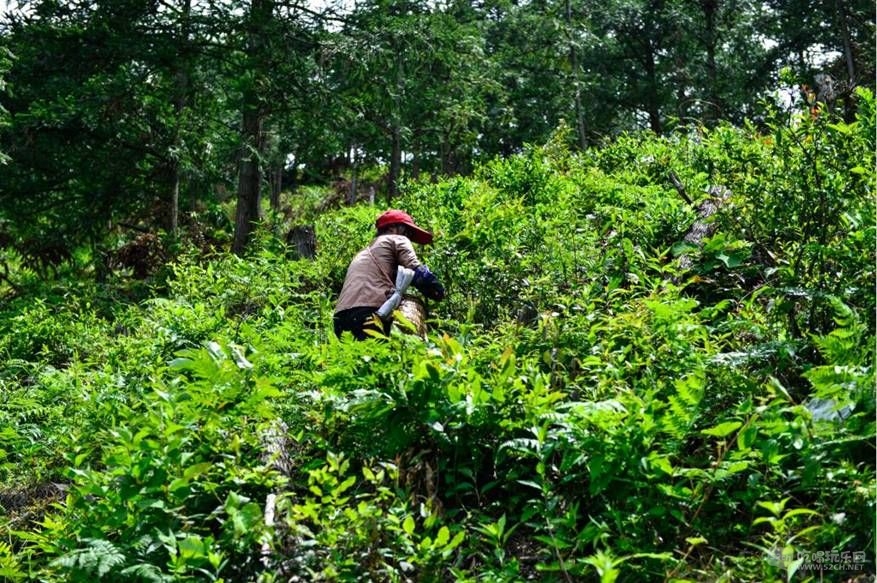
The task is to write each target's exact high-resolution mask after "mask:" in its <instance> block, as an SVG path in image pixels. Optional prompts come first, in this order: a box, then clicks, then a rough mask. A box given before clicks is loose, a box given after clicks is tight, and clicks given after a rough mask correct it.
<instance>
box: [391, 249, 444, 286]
mask: <svg viewBox="0 0 877 583" xmlns="http://www.w3.org/2000/svg"><path fill="white" fill-rule="evenodd" d="M396 260H397V261H398V263H399V265H401V266H403V267H407V268H408V269H413V270H414V280H413V281H412V282H411V285H413V286H414V287H415V288H416V289H417V290H418V291H419V292H420V293H422V294H423V295H425V296H426V297H428V298H429V299H431V300H436V301H441V300H443V299H444V298H445V288H444V286H443V285H442V284H441V282H440V281H439V280H438V278H437V277H436V276H435V274H434V273H433V272H432V271H430V269H429V267H427V266H426V265H423V264H422V263H421V262H420V260H419V259H418V258H417V254H416V253H415V252H414V247H413V246H412V245H411V241H409V240H408V238H407V237H400V238H399V241H398V242H397V245H396Z"/></svg>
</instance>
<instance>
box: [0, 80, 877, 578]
mask: <svg viewBox="0 0 877 583" xmlns="http://www.w3.org/2000/svg"><path fill="white" fill-rule="evenodd" d="M859 100H860V107H861V112H860V115H859V118H858V120H857V121H856V122H854V123H844V122H842V121H839V120H836V119H832V118H831V117H830V115H829V114H828V113H825V114H824V115H822V116H815V117H814V116H810V115H809V114H808V115H807V116H805V117H800V118H793V119H788V118H784V117H783V116H780V115H777V116H776V118H775V119H773V121H772V122H770V123H768V124H767V125H766V126H765V127H764V128H761V129H759V130H756V129H755V128H751V127H747V128H742V129H737V128H732V127H730V126H722V127H719V128H716V129H715V130H709V131H708V130H702V131H701V132H700V133H699V134H697V135H685V136H676V137H671V138H658V137H655V136H651V135H648V134H641V135H630V136H623V137H620V138H619V139H617V140H616V141H614V142H612V143H607V144H605V145H603V146H602V147H600V148H595V149H593V150H589V151H588V152H585V153H581V154H575V153H571V152H569V151H568V150H567V149H566V148H565V147H564V146H563V145H562V144H563V143H564V140H565V138H564V136H563V135H562V134H558V136H557V139H556V140H555V141H552V142H551V143H549V144H546V145H544V146H542V147H532V148H530V149H529V150H528V151H526V152H525V153H523V154H521V155H518V156H514V157H511V158H508V159H503V160H495V161H493V162H491V163H489V164H486V165H484V166H482V167H481V168H480V169H478V171H477V172H476V174H475V175H474V176H472V177H469V178H462V177H458V178H450V179H446V180H443V181H440V182H437V183H422V184H421V183H410V184H408V185H407V187H406V190H405V192H404V193H403V195H402V198H401V199H400V200H399V201H397V203H396V204H397V206H400V207H402V208H405V209H406V210H407V211H408V212H410V213H411V214H413V215H414V216H415V217H417V219H418V222H422V223H423V224H424V226H426V227H428V228H430V229H432V230H434V231H435V232H436V234H437V237H436V243H435V245H433V246H431V247H429V248H426V249H423V250H422V257H423V259H424V260H425V262H426V263H428V264H429V265H430V266H431V267H432V268H433V270H434V271H436V272H437V273H438V274H439V275H440V277H441V278H442V280H443V282H444V283H445V285H446V286H447V288H448V290H449V294H448V298H447V300H446V301H445V302H443V303H441V304H430V305H429V306H428V307H429V309H430V312H431V321H430V333H429V336H428V338H426V339H425V340H422V339H420V338H417V337H414V336H410V335H406V334H403V333H402V332H401V331H400V328H404V323H403V324H402V325H401V326H399V327H396V331H395V332H394V333H393V335H392V337H391V338H389V340H387V341H386V342H365V343H356V342H352V341H351V340H350V339H342V340H338V339H336V338H335V337H334V335H333V334H332V333H331V311H332V303H333V300H334V298H335V297H336V295H337V292H338V290H339V288H340V285H341V283H342V281H343V277H344V272H345V270H346V267H347V262H348V261H349V259H350V257H352V255H353V254H354V253H355V252H356V251H357V250H358V249H359V248H360V247H361V246H362V245H364V244H365V243H367V242H368V240H369V238H370V236H371V232H372V229H373V227H372V223H373V220H374V216H375V214H376V209H375V208H373V207H370V206H365V205H361V206H354V207H346V208H341V209H336V210H332V211H329V212H326V213H323V214H319V215H317V216H316V219H315V226H316V233H317V239H318V242H319V250H318V255H317V259H316V260H315V261H307V260H292V259H289V258H288V256H287V255H286V253H285V251H284V248H283V245H282V244H281V242H280V241H279V240H277V239H275V238H273V237H272V236H271V235H270V234H265V235H264V237H263V239H262V240H260V241H258V242H257V244H255V245H254V247H253V250H252V252H251V253H250V254H249V255H248V256H247V257H245V258H238V257H235V256H231V255H228V256H226V255H221V254H217V255H216V256H215V257H212V258H204V257H202V256H200V255H199V254H197V253H192V254H189V255H187V254H185V253H184V254H183V255H181V256H180V257H179V258H178V260H177V261H176V262H175V263H174V264H171V265H169V266H168V268H167V269H166V270H165V272H164V273H163V275H161V277H160V280H159V279H158V278H156V279H155V280H153V284H154V288H153V291H152V293H151V294H149V296H150V297H148V298H147V299H142V298H133V299H132V297H131V296H130V295H126V294H125V293H124V284H125V282H124V281H122V280H112V281H108V282H105V283H101V284H89V283H85V282H84V281H83V280H79V279H74V278H67V279H65V278H60V279H57V280H55V281H53V282H50V283H46V284H43V285H45V286H51V293H45V291H46V290H41V288H40V285H38V284H34V286H35V287H34V288H33V289H32V291H22V293H19V294H17V295H16V297H14V298H12V299H10V300H9V301H7V303H6V305H5V306H3V308H2V311H0V323H2V326H3V329H4V334H3V335H2V337H0V358H2V361H3V366H2V367H0V396H2V399H3V406H2V407H0V505H2V514H0V532H2V534H3V536H2V538H0V579H5V580H8V581H29V580H34V581H37V580H39V581H98V580H100V581H114V582H115V581H203V580H211V581H263V582H270V581H449V580H453V581H472V582H475V581H478V582H482V581H484V582H487V581H489V582H511V581H521V580H540V581H583V580H599V581H603V582H611V581H616V580H620V581H780V580H782V581H791V580H796V581H803V580H811V581H815V580H847V579H849V578H851V577H853V576H854V575H856V574H863V573H864V574H869V573H870V574H873V573H874V552H873V551H874V544H875V541H874V516H875V496H877V491H875V476H874V439H875V429H874V427H875V425H874V413H875V407H874V350H873V347H874V308H875V297H874V295H875V294H874V277H875V274H874V266H875V257H874V238H875V232H874V231H875V230H874V224H875V215H874V198H873V197H874V159H873V152H874V146H875V144H874V102H873V98H872V97H871V96H870V95H869V94H867V93H865V92H862V93H861V94H860V95H859ZM671 173H672V174H673V175H674V176H675V177H677V180H678V182H679V184H677V185H675V186H674V184H673V182H672V180H671V179H670V178H669V176H670V174H671ZM685 198H688V199H690V203H689V201H686V200H685ZM707 199H712V201H713V202H714V204H715V206H716V207H717V210H716V212H715V213H713V214H712V215H710V216H709V217H704V216H703V214H702V213H701V214H699V211H700V210H701V209H702V208H703V203H704V201H705V200H707ZM698 221H701V222H702V223H703V224H702V225H701V227H702V229H703V232H705V233H706V235H705V236H704V237H703V238H702V239H700V240H697V239H696V238H691V237H689V236H687V235H688V234H689V233H690V229H691V227H692V225H693V224H695V223H696V222H698ZM30 289H31V288H29V290H30ZM818 553H824V554H823V555H818ZM831 553H834V555H832V554H831ZM853 553H855V554H853ZM859 553H865V554H864V560H863V561H862V562H861V563H853V562H852V561H853V559H852V557H855V558H856V560H858V558H861V557H862V555H860V554H859ZM816 556H819V557H833V559H832V560H831V561H830V560H829V559H828V558H826V560H825V561H822V560H821V559H820V561H816V562H814V560H812V557H816ZM802 557H805V559H802ZM807 557H811V559H806V558H807ZM839 557H840V558H839ZM841 558H842V560H841ZM807 561H809V562H807ZM838 564H840V565H851V564H854V565H855V573H851V572H840V571H831V570H829V569H831V568H832V567H833V566H836V565H838ZM805 565H806V567H804V566H805ZM814 565H815V566H816V567H818V568H819V569H820V570H816V571H814V570H812V569H813V568H814V567H813V566H814ZM807 568H809V569H811V570H809V571H808V570H806V569H807Z"/></svg>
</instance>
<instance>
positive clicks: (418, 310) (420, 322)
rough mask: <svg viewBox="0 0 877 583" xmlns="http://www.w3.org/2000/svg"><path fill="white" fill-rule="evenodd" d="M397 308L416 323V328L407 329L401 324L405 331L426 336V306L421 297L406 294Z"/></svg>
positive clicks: (410, 320)
mask: <svg viewBox="0 0 877 583" xmlns="http://www.w3.org/2000/svg"><path fill="white" fill-rule="evenodd" d="M397 309H398V310H399V312H400V313H401V314H402V315H403V316H405V318H406V319H407V320H408V321H409V322H411V323H412V324H413V325H414V330H406V329H405V328H403V327H401V326H400V329H401V330H402V331H403V332H410V333H412V334H416V335H417V336H420V337H421V338H423V337H425V336H426V306H425V305H424V304H423V301H422V300H421V299H419V298H417V297H414V296H409V295H406V296H404V297H403V298H402V302H401V303H400V304H399V307H398V308H397Z"/></svg>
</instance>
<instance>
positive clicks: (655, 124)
mask: <svg viewBox="0 0 877 583" xmlns="http://www.w3.org/2000/svg"><path fill="white" fill-rule="evenodd" d="M644 48H645V55H644V60H645V72H646V81H647V83H648V93H647V94H646V104H645V105H646V110H647V111H648V114H649V127H650V128H651V129H652V131H653V132H655V133H656V134H661V132H663V130H664V128H663V126H662V124H661V112H660V106H659V103H660V97H659V95H658V87H659V85H658V72H657V65H656V63H655V50H654V47H653V46H652V43H651V41H650V40H646V41H645V43H644Z"/></svg>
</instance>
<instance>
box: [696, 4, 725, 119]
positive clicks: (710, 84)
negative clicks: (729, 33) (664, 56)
mask: <svg viewBox="0 0 877 583" xmlns="http://www.w3.org/2000/svg"><path fill="white" fill-rule="evenodd" d="M700 8H701V10H702V11H703V17H704V21H705V23H706V31H705V38H704V44H705V45H706V77H707V79H706V82H707V87H706V95H707V100H708V101H709V103H708V104H707V108H706V109H705V110H704V112H703V121H704V123H705V124H706V125H707V126H709V125H710V122H712V121H714V120H716V119H718V118H719V117H721V114H722V106H721V103H720V101H719V100H720V97H719V90H718V86H717V85H718V66H717V65H716V36H717V33H716V13H717V12H718V9H719V3H718V0H703V1H702V2H701V3H700Z"/></svg>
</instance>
